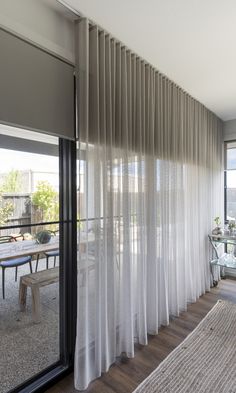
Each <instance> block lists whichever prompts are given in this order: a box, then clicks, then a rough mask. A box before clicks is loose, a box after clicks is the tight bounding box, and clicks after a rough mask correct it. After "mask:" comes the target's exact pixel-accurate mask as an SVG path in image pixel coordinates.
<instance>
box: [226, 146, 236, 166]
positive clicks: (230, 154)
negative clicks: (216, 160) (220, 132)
mask: <svg viewBox="0 0 236 393" xmlns="http://www.w3.org/2000/svg"><path fill="white" fill-rule="evenodd" d="M229 145H230V144H228V145H227V163H226V165H227V169H236V147H235V143H234V144H233V146H231V147H230V146H229ZM231 145H232V144H231Z"/></svg>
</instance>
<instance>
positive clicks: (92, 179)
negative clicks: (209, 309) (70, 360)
mask: <svg viewBox="0 0 236 393" xmlns="http://www.w3.org/2000/svg"><path fill="white" fill-rule="evenodd" d="M76 28H77V31H76V33H77V39H78V40H77V41H78V42H77V51H78V53H77V81H78V86H77V87H78V96H77V101H78V120H79V142H78V156H79V161H78V165H79V168H80V169H79V173H80V174H81V175H80V177H79V178H80V184H79V190H80V216H81V218H83V217H84V218H85V221H82V222H81V225H80V227H79V244H78V299H77V300H78V317H77V343H76V350H75V386H76V388H77V389H81V390H82V389H85V388H86V387H87V386H88V384H89V382H90V381H91V380H93V379H94V378H96V377H99V376H100V375H101V373H102V372H104V371H107V370H108V368H109V366H110V365H111V364H112V363H113V362H114V361H115V359H116V357H117V356H119V355H120V354H121V353H122V352H125V353H126V354H127V355H128V356H129V357H132V356H134V343H135V341H138V342H139V343H141V344H147V343H148V338H147V335H148V333H149V334H157V333H158V328H159V327H160V325H161V324H164V325H166V324H168V322H169V316H170V315H178V314H179V313H180V311H182V310H185V309H186V306H187V303H188V302H193V301H195V300H196V299H197V298H198V297H199V296H200V295H201V294H203V293H204V292H205V291H206V290H208V289H209V287H210V272H209V255H208V252H209V247H208V242H207V234H208V232H209V231H210V230H211V227H212V220H213V218H214V216H216V215H218V214H219V213H220V212H221V201H222V200H221V196H222V193H221V186H222V184H221V144H222V141H221V122H220V121H219V120H218V119H217V118H216V117H215V116H214V114H212V113H211V112H209V111H208V110H207V109H206V108H205V107H203V106H202V105H201V104H199V103H198V102H196V101H195V100H194V99H193V98H191V97H190V96H188V95H187V94H186V93H184V92H183V91H182V90H181V89H180V88H179V87H177V86H176V85H175V84H173V83H172V82H171V81H169V80H168V79H167V78H165V77H163V76H162V75H161V74H160V73H158V72H157V71H156V70H154V69H153V68H152V67H151V66H149V65H148V64H146V63H145V62H144V61H142V60H141V59H140V58H138V57H137V56H136V55H134V54H132V53H131V52H130V51H129V50H128V49H127V48H125V47H123V46H122V45H121V44H120V43H119V42H117V41H115V40H114V39H112V38H111V37H110V36H109V35H108V34H106V33H105V32H103V31H99V30H98V28H97V27H96V26H93V27H89V24H88V21H87V20H86V19H82V20H80V21H79V22H78V23H77V27H76Z"/></svg>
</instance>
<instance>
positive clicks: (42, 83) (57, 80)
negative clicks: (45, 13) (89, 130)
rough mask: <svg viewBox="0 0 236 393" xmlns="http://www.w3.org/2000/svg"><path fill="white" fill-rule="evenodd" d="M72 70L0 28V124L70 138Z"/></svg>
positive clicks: (71, 136) (72, 137) (71, 137)
mask: <svg viewBox="0 0 236 393" xmlns="http://www.w3.org/2000/svg"><path fill="white" fill-rule="evenodd" d="M73 73H74V67H73V66H72V65H70V64H67V63H66V62H64V61H62V60H60V59H58V58H56V57H54V56H52V55H50V54H49V53H46V52H44V51H43V50H41V49H39V48H37V47H35V46H33V45H31V44H29V43H27V42H25V41H23V40H21V39H20V38H17V37H15V36H13V35H11V34H9V33H7V32H6V31H4V30H1V29H0V123H4V124H10V125H15V126H18V127H21V128H27V129H32V130H36V131H40V132H45V133H49V134H52V135H56V136H61V137H65V138H69V139H74V77H73Z"/></svg>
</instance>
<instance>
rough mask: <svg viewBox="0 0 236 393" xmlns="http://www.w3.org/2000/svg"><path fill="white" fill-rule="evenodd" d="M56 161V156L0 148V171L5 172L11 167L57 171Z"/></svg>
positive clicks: (38, 170)
mask: <svg viewBox="0 0 236 393" xmlns="http://www.w3.org/2000/svg"><path fill="white" fill-rule="evenodd" d="M58 161H59V160H58V157H54V156H46V155H41V154H35V153H33V154H32V153H26V152H21V151H15V150H7V149H0V173H6V172H8V171H10V170H12V169H17V170H29V169H31V170H32V171H35V172H58V171H59V167H58V165H59V162H58Z"/></svg>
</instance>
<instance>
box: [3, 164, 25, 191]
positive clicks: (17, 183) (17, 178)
mask: <svg viewBox="0 0 236 393" xmlns="http://www.w3.org/2000/svg"><path fill="white" fill-rule="evenodd" d="M21 191H22V174H21V172H19V171H17V170H15V169H12V170H11V171H10V172H8V173H7V174H6V175H5V176H4V178H3V182H2V184H1V186H0V193H2V194H3V193H12V192H21Z"/></svg>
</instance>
